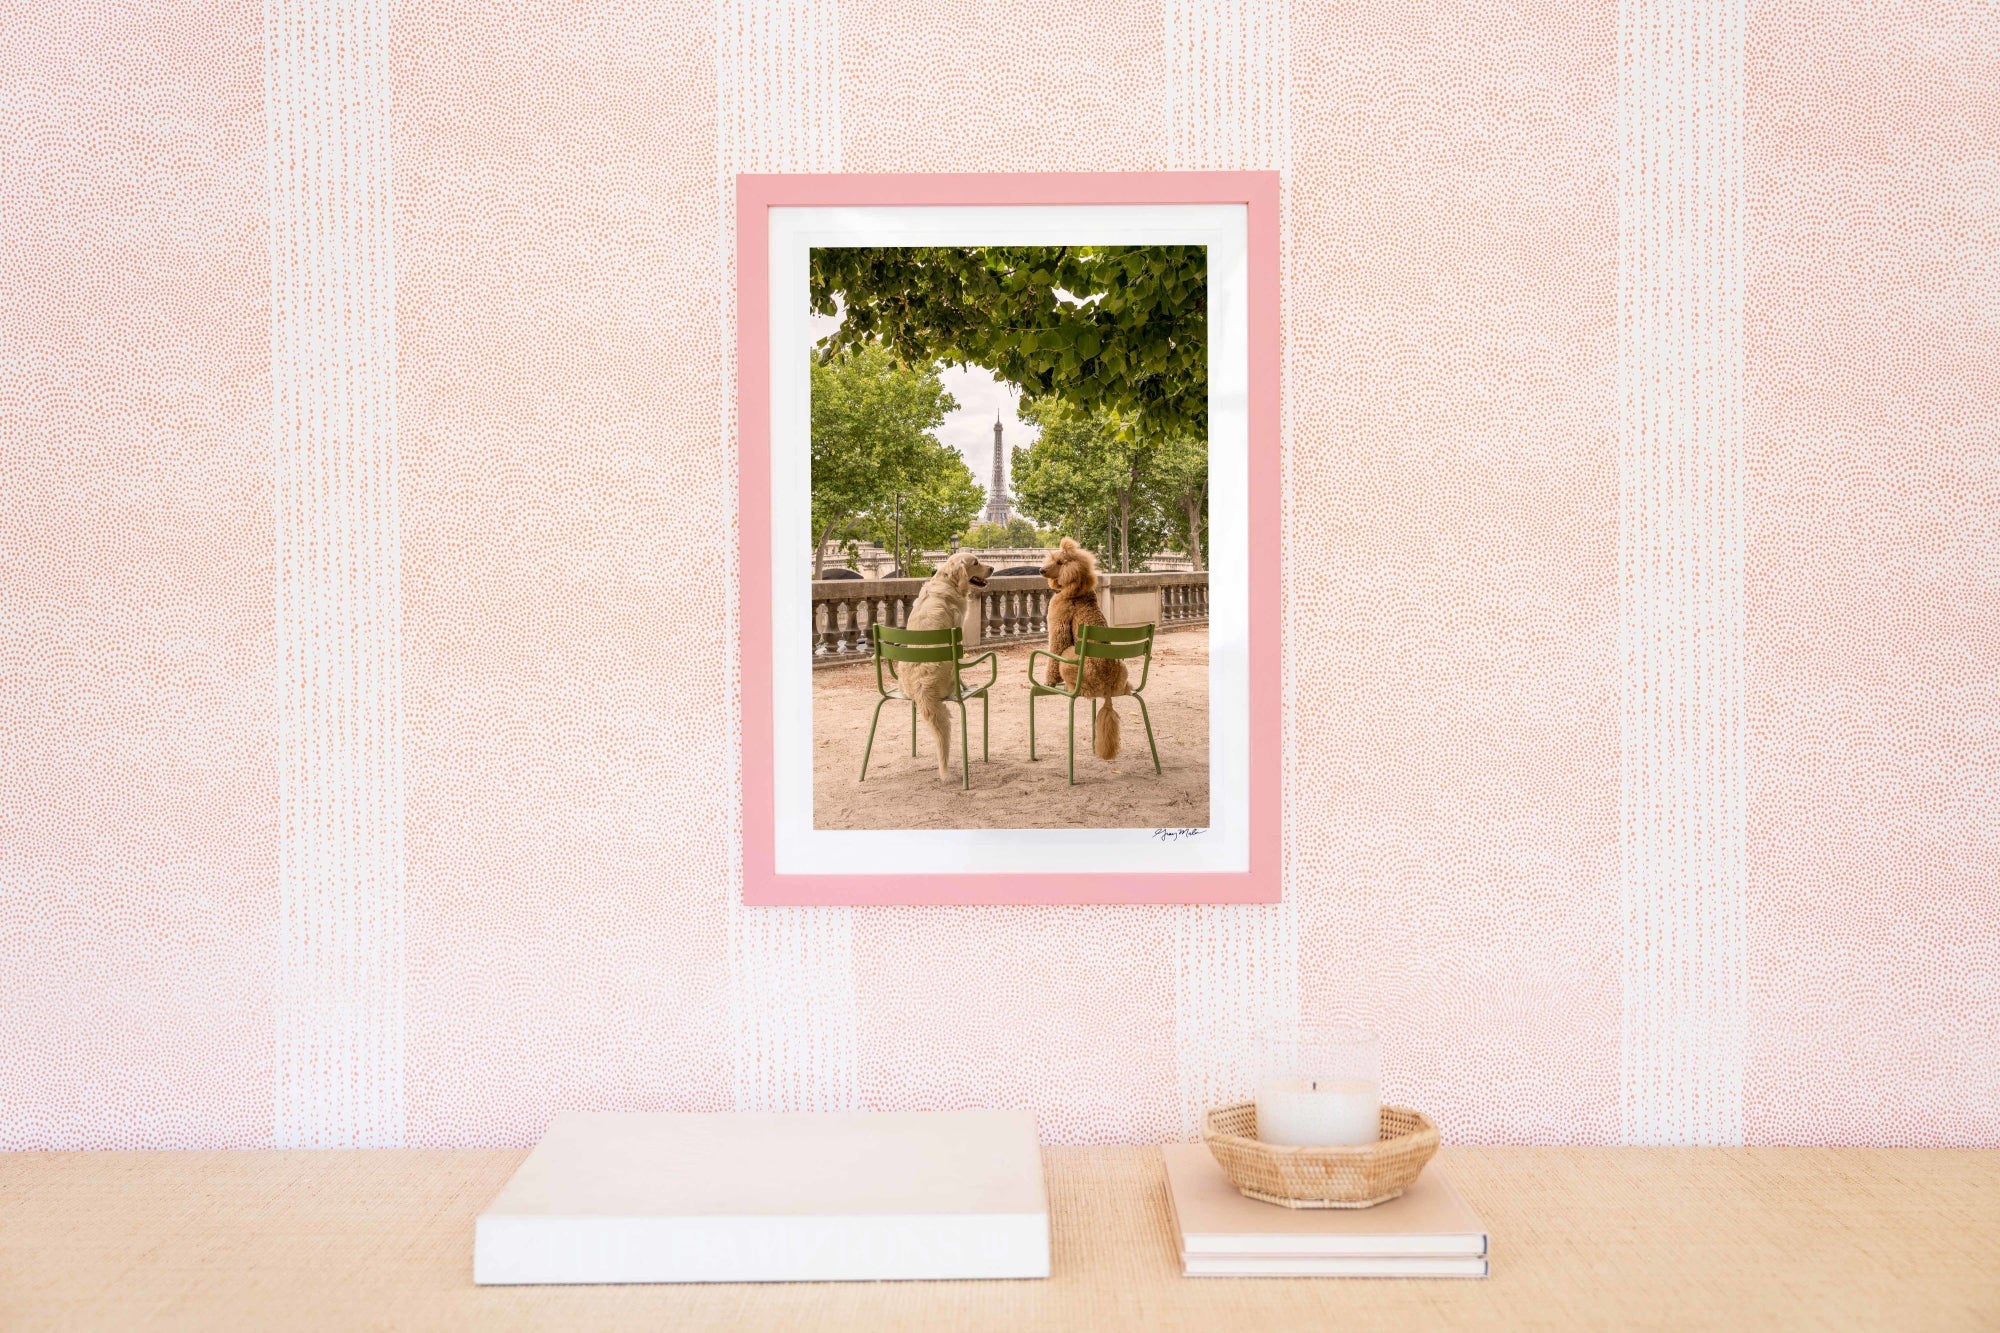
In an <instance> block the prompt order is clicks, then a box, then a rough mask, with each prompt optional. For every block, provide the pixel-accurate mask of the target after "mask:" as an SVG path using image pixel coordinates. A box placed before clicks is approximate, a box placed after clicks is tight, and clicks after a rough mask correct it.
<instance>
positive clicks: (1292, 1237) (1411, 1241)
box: [1160, 1143, 1486, 1276]
mask: <svg viewBox="0 0 2000 1333" xmlns="http://www.w3.org/2000/svg"><path fill="white" fill-rule="evenodd" d="M1160 1152H1161V1154H1162V1155H1163V1156H1164V1157H1165V1159H1166V1166H1167V1198H1168V1200H1169V1202H1170V1203H1171V1205H1172V1208H1173V1216H1174V1227H1175V1230H1176V1231H1177V1232H1178V1233H1179V1239H1180V1248H1181V1253H1182V1254H1183V1255H1185V1256H1187V1258H1188V1259H1189V1260H1190V1261H1192V1260H1194V1259H1197V1258H1203V1257H1207V1258H1221V1257H1228V1258H1253V1257H1262V1258H1302V1257H1304V1258H1326V1259H1332V1258H1342V1259H1351V1258H1371V1259H1387V1258H1409V1257H1421V1258H1427V1259H1477V1260H1479V1261H1480V1264H1481V1265H1482V1268H1483V1265H1484V1263H1485V1255H1486V1224H1485V1223H1483V1222H1481V1221H1480V1220H1479V1214H1477V1213H1475V1212H1473V1211H1472V1208H1471V1206H1470V1205H1469V1204H1467V1203H1466V1202H1465V1199H1464V1197H1463V1196H1462V1195H1460V1194H1459V1192H1458V1189H1457V1187H1456V1186H1454V1185H1453V1184H1452V1183H1451V1176H1450V1174H1449V1173H1448V1172H1447V1171H1446V1170H1445V1168H1444V1166H1443V1164H1441V1163H1440V1162H1438V1161H1437V1160H1436V1159H1435V1158H1433V1159H1432V1160H1431V1162H1430V1164H1429V1165H1427V1166H1426V1167H1425V1168H1424V1170H1423V1173H1422V1174H1421V1175H1419V1176H1418V1177H1417V1179H1416V1181H1415V1183H1414V1184H1412V1185H1411V1186H1410V1188H1409V1189H1408V1190H1406V1191H1405V1192H1404V1193H1403V1195H1402V1196H1401V1197H1400V1198H1396V1199H1391V1200H1390V1201H1389V1202H1387V1203H1380V1204H1376V1205H1375V1206H1374V1207H1373V1208H1285V1207H1281V1206H1280V1205H1277V1204H1270V1203H1263V1202H1260V1201H1259V1200H1256V1199H1249V1198H1245V1197H1244V1196H1243V1195H1242V1194H1241V1193H1239V1192H1238V1191H1237V1189H1236V1187H1235V1186H1234V1185H1232V1184H1230V1183H1229V1177H1228V1176H1227V1175H1225V1174H1224V1173H1223V1170H1222V1167H1221V1166H1220V1165H1218V1164H1217V1163H1216V1160H1215V1158H1214V1156H1213V1155H1212V1154H1210V1152H1209V1151H1208V1148H1207V1146H1206V1145H1205V1144H1200V1143H1169V1144H1166V1145H1165V1146H1163V1147H1162V1148H1161V1149H1160ZM1474 1276H1484V1273H1483V1271H1482V1272H1481V1273H1479V1274H1475V1275H1474Z"/></svg>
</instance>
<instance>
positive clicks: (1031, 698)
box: [1028, 690, 1042, 764]
mask: <svg viewBox="0 0 2000 1333" xmlns="http://www.w3.org/2000/svg"><path fill="white" fill-rule="evenodd" d="M1041 697H1042V696H1040V695H1039V694H1036V693H1035V692H1034V691H1033V690H1029V691H1028V762H1029V763H1031V764H1032V763H1034V762H1035V700H1037V699H1039V698H1041Z"/></svg>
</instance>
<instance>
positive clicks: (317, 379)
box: [0, 0, 2000, 1147]
mask: <svg viewBox="0 0 2000 1333" xmlns="http://www.w3.org/2000/svg"><path fill="white" fill-rule="evenodd" d="M1024 33H1032V34H1033V37H1032V39H1029V40H1024V39H1023V36H1022V34H1024ZM0 34H5V35H4V37H0V97H4V99H5V107H6V115H5V116H4V117H0V464H4V478H5V494H6V496H7V503H6V504H4V505H0V753H4V758H5V761H6V762H4V763H0V960H3V961H0V1052H4V1057H5V1058H0V1146H4V1147H70V1146H91V1147H139V1146H152V1147H166V1146H221V1145H239V1146H254V1145H273V1144H282V1145H293V1144H296V1145H340V1144H392V1143H408V1144H429V1145H446V1144H498V1143H506V1144H513V1143H523V1142H527V1141H530V1140H532V1139H533V1138H534V1137H535V1136H536V1135H537V1134H538V1133H539V1131H540V1129H541V1127H542V1126H543V1124H545V1123H546V1121H547V1119H548V1117H549V1115H550V1114H551V1113H552V1112H554V1111H555V1110H558V1109H563V1108H570V1107H603V1108H619V1107H624V1108H667V1107H672V1108H688V1109H702V1108H723V1107H729V1106H741V1107H840V1106H859V1107H883V1108H891V1107H893V1108H912V1107H950V1106H968V1105H1009V1106H1026V1107H1031V1108H1033V1109H1034V1110H1035V1111H1036V1112H1037V1113H1038V1114H1039V1115H1040V1117H1041V1122H1042V1126H1043V1131H1044V1133H1045V1135H1047V1136H1048V1137H1051V1138H1053V1139H1059V1140H1065V1141H1091V1140H1150V1139H1167V1138H1175V1137H1181V1136H1184V1135H1186V1134H1188V1133H1189V1132H1190V1131H1191V1129H1192V1126H1193V1123H1194V1116H1195V1115H1196V1113H1197V1112H1198V1111H1199V1109H1200V1108H1201V1106H1203V1105H1204V1104H1205V1103H1206V1101H1207V1100H1209V1099H1210V1098H1211V1097H1212V1096H1214V1095H1216V1090H1217V1089H1218V1088H1220V1087H1222V1086H1223V1085H1224V1084H1226V1082H1227V1079H1228V1074H1227V1063H1228V1060H1227V1056H1228V1051H1227V1038H1226V1037H1223V1036H1218V1034H1219V1033H1224V1032H1226V1031H1227V1030H1228V1029H1229V1027H1230V1026H1231V1025H1233V1024H1240V1023H1246V1022H1256V1021H1261V1020H1265V1019H1269V1018H1273V1017H1282V1016H1286V1015H1291V1014H1306V1015H1310V1016H1321V1017H1371V1018H1374V1019H1377V1020H1379V1021H1380V1022H1381V1023H1382V1024H1383V1025H1384V1027H1385V1028H1386V1030H1387V1034H1388V1043H1389V1045H1388V1050H1389V1056H1388V1060H1387V1066H1388V1069H1387V1076H1388V1082H1389V1085H1390V1086H1389V1091H1390V1093H1391V1094H1392V1095H1394V1096H1397V1097H1401V1098H1405V1099H1409V1100H1412V1101H1414V1102H1416V1103H1417V1104H1419V1105H1422V1106H1424V1107H1426V1108H1428V1109H1430V1110H1432V1111H1433V1113H1434V1114H1435V1115H1436V1116H1437V1118H1438V1119H1439V1120H1440V1122H1441V1123H1442V1124H1443V1125H1444V1126H1445V1127H1446V1129H1447V1132H1448V1133H1449V1134H1450V1135H1451V1136H1452V1137H1454V1138H1457V1139H1461V1140H1486V1141H1494V1140H1526V1141H1552V1142H1617V1141H1635V1142H1653V1141H1682V1142H1742V1141H1750V1142H1790V1141H1827V1142H1857V1143H1980V1144H2000V1074H1996V1072H1995V1071H1996V1070H2000V1018H1996V1015H2000V943H1996V941H2000V890H1996V887H1995V886H1996V885H2000V788H1996V785H1995V780H1994V776H1993V775H1994V774H1995V773H1996V772H2000V691H1996V689H1995V687H1994V681H1995V680H1996V679H2000V631H1996V626H2000V563H1996V562H1997V561H2000V554H1996V553H2000V517H1996V516H2000V373H1996V371H1995V369H1994V368H1995V367H1996V366H2000V346H1996V345H1995V343H1996V333H1995V330H1996V329H2000V304H1996V302H2000V297H1996V292H2000V284H1996V283H1995V281H1994V280H1993V279H1994V277H1995V274H1996V271H2000V206H1997V205H1996V201H2000V174H1996V171H2000V168H1996V164H1995V157H1994V153H1993V144H1994V143H1995V142H2000V119H1996V113H1995V111H1994V110H1993V108H1994V106H1995V105H2000V102H1996V99H1995V98H1994V97H1993V96H1992V91H1993V89H1994V88H1996V87H2000V18H1996V17H1995V14H1994V12H1993V10H1992V9H1991V7H1990V6H1986V5H1982V4H1975V3H1970V2H1969V0H1936V2H1935V3H1921V4H1904V5H1892V6H1874V5H1870V6H1834V5H1825V4H1822V5H1800V4H1780V5H1758V6H1754V7H1751V6H1748V5H1747V4H1746V3H1744V0H1726V2H1725V3H1722V4H1719V5H1718V4H1706V3H1704V4H1696V3H1694V2H1693V0H1685V2H1684V3H1683V2H1680V0H1653V2H1650V3H1642V2H1641V0H1622V2H1621V3H1616V4H1613V3H1606V4H1602V5H1595V6H1534V5H1529V6H1512V7H1506V8H1495V7H1493V6H1486V5H1476V4H1458V5H1445V6H1442V7H1440V6H1438V5H1433V4H1421V5H1419V4H1414V3H1401V2H1400V0H1391V2H1390V3H1376V4H1367V5H1363V4H1338V5H1307V4H1299V3H1287V2H1286V0H1147V2H1146V3H1124V2H1123V0H1119V3H1116V4H1113V5H1111V6H1108V7H1107V6H1077V5H1056V4H1049V3H1045V2H1044V0H994V2H991V3H973V2H972V0H965V2H964V3H950V4H943V5H933V6H922V7H914V8H913V7H911V6H907V5H892V4H886V3H875V0H710V3H706V4H702V5H670V6H662V5H654V4H641V3H626V2H621V0H612V2H611V3H605V4H595V5H589V6H572V5H557V4H547V3H525V4H517V5H507V6H501V5H488V4H474V5H463V4H444V3H437V2H435V0H404V2H403V3H400V4H391V3H390V0H360V3H345V4H337V3H334V0H267V2H266V3H263V4H260V5H251V6H245V5H241V4H235V3H226V2H224V0H184V2H183V3H181V4H179V5H177V6H167V7H164V8H158V9H152V10H143V11H135V10H132V9H129V8H126V7H120V6H110V5H88V4H81V3H66V4H60V5H53V6H52V5H19V4H14V5H7V6H4V7H0ZM1163 167H1174V168H1186V167H1195V168H1201V167H1210V168H1258V169H1268V170H1275V171H1278V172H1279V173H1280V174H1281V177H1282V180H1283V188H1284V199H1285V205H1284V229H1285V236H1284V243H1285V265H1286V268H1285V272H1286V278H1285V359H1286V364H1285V372H1286V384H1287V399H1286V404H1285V416H1286V453H1285V458H1284V468H1285V477H1286V496H1287V515H1286V531H1285V541H1286V550H1287V553H1288V555H1287V564H1286V568H1285V569H1284V570H1283V572H1282V578H1283V595H1284V599H1285V607H1286V624H1287V627H1288V632H1289V636H1290V637H1289V639H1288V647H1287V653H1286V695H1285V714H1286V724H1285V725H1286V791H1285V806H1284V816H1285V820H1286V828H1287V833H1286V901H1285V902H1284V903H1283V904H1282V905H1281V906H1278V907H1256V908H1225V907H1201V908H1037V909H1027V908H1020V909H967V908H955V909H811V910H798V909H747V908H744V907H742V906H740V905H739V904H738V902H737V898H736V885H737V878H738V873H739V872H738V868H737V860H738V856H737V852H736V846H735V838H736V825H737V820H738V814H737V797H736V790H737V773H738V764H739V757H738V752H737V743H736V738H735V735H734V728H733V718H734V717H735V715H736V704H735V690H736V666H735V661H734V652H735V648H734V643H735V624H736V618H737V616H738V614H739V597H740V590H739V588H738V587H737V584H736V580H735V576H734V573H733V571H732V570H731V568H730V567H729V563H728V561H727V559H726V553H727V552H728V551H729V550H730V549H731V547H732V543H733V538H732V532H733V527H732V525H733V524H734V522H735V515H734V471H733V469H734V461H733V451H732V446H731V429H732V423H731V412H732V409H731V406H730V404H731V399H732V395H733V368H732V360H731V355H732V353H731V349H732V339H733V331H732V329H731V327H730V324H729V311H730V294H731V291H732V283H733V271H734V262H735V257H734V255H733V254H732V253H731V249H730V246H731V223H732V217H731V199H730V192H729V185H730V181H731V180H732V178H733V176H734V174H735V173H736V172H738V171H812V170H845V171H861V170H879V171H929V170H995V171H1005V170H1016V169H1019V170H1035V169H1093V170H1118V169H1137V168H1148V169H1157V168H1163Z"/></svg>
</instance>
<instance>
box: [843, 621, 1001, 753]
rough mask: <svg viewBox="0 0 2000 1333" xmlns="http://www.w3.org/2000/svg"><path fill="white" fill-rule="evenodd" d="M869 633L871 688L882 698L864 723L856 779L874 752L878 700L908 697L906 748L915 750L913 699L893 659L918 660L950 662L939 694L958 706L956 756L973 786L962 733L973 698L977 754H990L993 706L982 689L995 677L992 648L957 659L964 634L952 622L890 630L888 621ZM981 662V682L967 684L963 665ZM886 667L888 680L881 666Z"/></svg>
mask: <svg viewBox="0 0 2000 1333" xmlns="http://www.w3.org/2000/svg"><path fill="white" fill-rule="evenodd" d="M870 638H871V640H872V641H873V643H874V645H875V691H876V693H878V694H880V695H881V696H882V697H881V698H880V699H878V700H876V701H875V716H874V719H873V720H871V721H870V722H869V723H868V747H867V748H866V749H865V750H863V751H862V752H861V780H862V781H863V782H866V781H868V758H869V756H870V755H872V754H874V753H875V728H876V727H877V726H878V725H880V724H881V721H882V705H883V704H886V703H888V702H889V701H890V700H891V699H909V702H910V753H911V754H912V755H915V754H916V752H917V703H916V700H914V699H910V696H909V695H908V694H905V693H904V692H903V683H902V681H901V680H899V679H898V678H897V676H896V664H897V663H898V662H901V663H903V664H904V665H906V666H913V665H915V664H916V663H919V662H949V663H951V693H950V694H948V695H946V696H945V697H944V702H945V703H954V704H957V705H958V758H959V765H960V767H961V768H962V769H963V770H964V775H965V776H964V786H965V787H966V788H968V789H969V788H971V786H972V743H971V741H970V740H969V739H968V737H967V727H966V721H965V706H966V704H967V703H969V702H970V701H971V700H973V699H977V700H979V758H980V760H981V761H982V762H985V761H987V760H989V759H990V758H991V753H990V749H989V745H990V740H991V737H992V734H993V727H992V706H991V701H990V700H989V698H988V696H987V693H986V692H987V691H988V690H990V689H992V688H993V683H994V681H996V680H998V679H999V678H1000V662H999V659H998V658H996V657H994V655H993V654H992V653H981V654H980V655H979V656H977V657H972V658H967V659H966V660H965V661H962V662H961V661H960V660H959V655H960V653H961V652H962V651H963V649H964V642H965V634H964V631H963V630H960V629H959V628H958V627H956V626H953V627H952V628H950V629H894V628H891V627H890V626H888V625H876V626H873V627H872V629H871V633H870ZM981 662H984V663H986V666H987V670H988V675H987V677H986V683H985V684H984V685H979V686H975V687H973V688H971V689H968V688H966V684H965V675H964V672H965V669H966V668H967V667H976V666H978V665H979V664H980V663H981ZM884 665H886V666H887V667H888V668H889V674H888V677H887V679H884V678H883V675H882V668H883V666H884Z"/></svg>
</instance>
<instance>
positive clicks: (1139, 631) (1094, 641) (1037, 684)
mask: <svg viewBox="0 0 2000 1333" xmlns="http://www.w3.org/2000/svg"><path fill="white" fill-rule="evenodd" d="M1076 633H1077V639H1076V656H1075V657H1059V656H1057V655H1056V654H1054V653H1052V652H1049V651H1048V650H1047V649H1044V648H1037V649H1035V651H1034V652H1032V653H1029V654H1028V758H1029V759H1034V758H1035V757H1036V756H1035V700H1037V699H1039V698H1041V697H1042V696H1043V695H1045V694H1053V695H1055V696H1056V697H1057V698H1059V699H1067V700H1069V783H1070V786H1072V787H1074V786H1075V785H1076V701H1077V700H1078V699H1088V698H1090V697H1092V696H1090V695H1086V694H1083V693H1081V691H1082V689H1083V664H1084V663H1085V662H1086V661H1088V660H1089V659H1091V658H1093V657H1097V658H1104V657H1123V658H1133V657H1141V658H1144V659H1145V660H1144V661H1143V662H1141V663H1140V664H1139V683H1138V684H1137V685H1134V686H1132V688H1131V689H1130V690H1128V691H1127V692H1126V694H1129V695H1130V696H1131V697H1132V698H1134V699H1137V700H1138V701H1139V718H1140V720H1141V721H1142V722H1144V723H1145V724H1146V746H1147V748H1148V749H1150V750H1152V752H1153V772H1154V774H1155V775H1156V776H1157V775H1158V773H1159V771H1160V747H1159V746H1158V745H1156V744H1154V742H1153V715H1152V714H1151V713H1149V712H1147V711H1146V696H1145V694H1144V693H1142V691H1144V690H1145V688H1146V677H1147V676H1148V675H1149V674H1150V673H1151V672H1152V670H1153V626H1152V625H1150V624H1148V625H1078V626H1077V627H1076ZM1037 657H1046V658H1048V659H1049V660H1050V661H1051V662H1060V663H1062V664H1063V665H1064V666H1073V667H1075V668H1076V684H1075V685H1071V686H1062V685H1044V684H1042V682H1041V681H1040V680H1039V679H1038V678H1037V677H1036V675H1035V659H1036V658H1037ZM1126 670H1127V672H1128V674H1129V672H1130V670H1131V668H1130V667H1127V668H1126ZM1126 694H1120V695H1116V696H1114V697H1116V698H1119V699H1123V698H1125V697H1126ZM1089 712H1090V739H1091V740H1092V741H1093V742H1095V741H1096V739H1097V710H1096V709H1095V708H1092V709H1090V710H1089Z"/></svg>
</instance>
